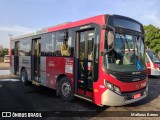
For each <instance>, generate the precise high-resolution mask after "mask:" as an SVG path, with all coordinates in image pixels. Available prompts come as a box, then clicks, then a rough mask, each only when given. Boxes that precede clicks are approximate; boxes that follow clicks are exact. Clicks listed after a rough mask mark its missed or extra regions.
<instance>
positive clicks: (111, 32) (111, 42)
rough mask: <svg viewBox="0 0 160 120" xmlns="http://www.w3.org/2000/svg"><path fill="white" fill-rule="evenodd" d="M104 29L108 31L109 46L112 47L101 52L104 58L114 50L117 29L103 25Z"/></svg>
mask: <svg viewBox="0 0 160 120" xmlns="http://www.w3.org/2000/svg"><path fill="white" fill-rule="evenodd" d="M102 28H103V29H106V31H108V34H107V40H106V41H107V45H108V46H109V47H110V48H109V49H108V50H106V49H104V50H103V51H102V52H101V56H104V55H105V54H107V53H109V52H110V51H111V50H113V48H114V38H115V28H114V27H112V26H110V25H103V26H102Z"/></svg>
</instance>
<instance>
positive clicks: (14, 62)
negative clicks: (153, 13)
mask: <svg viewBox="0 0 160 120" xmlns="http://www.w3.org/2000/svg"><path fill="white" fill-rule="evenodd" d="M11 51H12V52H11V54H12V55H11V72H12V73H13V74H15V75H19V76H20V80H21V81H22V82H23V83H24V84H25V85H27V84H28V83H30V82H32V83H33V84H35V85H43V86H46V87H49V88H52V89H55V90H56V93H57V95H60V96H61V97H62V98H63V99H64V100H66V101H71V100H72V99H73V97H74V96H76V97H79V98H82V99H85V100H88V101H91V102H93V103H95V104H97V105H99V106H103V105H109V106H120V105H125V104H130V103H133V102H136V101H139V100H141V99H143V98H145V97H146V96H147V92H148V85H147V84H148V82H147V81H148V78H147V68H146V66H145V47H144V31H143V26H142V24H141V23H139V22H137V21H136V20H133V19H131V18H128V17H124V16H119V15H99V16H95V17H90V18H87V19H84V20H80V21H76V22H70V23H64V24H60V25H57V26H53V27H49V28H44V29H42V30H39V31H37V32H34V33H31V34H27V35H22V36H19V37H14V38H13V39H12V40H11Z"/></svg>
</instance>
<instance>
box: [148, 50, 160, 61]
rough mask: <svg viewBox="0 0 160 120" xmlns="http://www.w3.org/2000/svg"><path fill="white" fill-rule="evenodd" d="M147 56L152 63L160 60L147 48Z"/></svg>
mask: <svg viewBox="0 0 160 120" xmlns="http://www.w3.org/2000/svg"><path fill="white" fill-rule="evenodd" d="M146 52H147V54H148V56H149V58H150V59H151V60H152V62H154V63H160V60H159V59H158V57H156V55H155V54H154V52H152V51H149V50H147V51H146Z"/></svg>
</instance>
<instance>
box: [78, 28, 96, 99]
mask: <svg viewBox="0 0 160 120" xmlns="http://www.w3.org/2000/svg"><path fill="white" fill-rule="evenodd" d="M94 36H95V35H94V30H87V31H82V32H78V33H77V40H76V42H77V43H76V54H77V55H76V56H77V58H78V61H77V62H78V64H77V65H78V67H77V70H78V72H77V74H78V77H77V78H78V80H77V89H78V90H77V93H78V95H82V96H85V97H87V98H92V91H93V90H92V89H93V79H92V73H93V72H92V67H93V53H94V52H93V50H94V49H93V46H94Z"/></svg>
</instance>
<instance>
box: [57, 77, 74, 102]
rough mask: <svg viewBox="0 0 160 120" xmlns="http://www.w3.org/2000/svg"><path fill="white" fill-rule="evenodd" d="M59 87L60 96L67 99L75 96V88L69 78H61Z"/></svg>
mask: <svg viewBox="0 0 160 120" xmlns="http://www.w3.org/2000/svg"><path fill="white" fill-rule="evenodd" d="M59 89H60V96H61V97H62V99H63V100H65V101H72V100H73V98H74V96H73V90H72V86H71V82H70V80H69V78H67V77H63V78H62V79H61V81H60V87H59Z"/></svg>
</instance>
